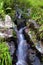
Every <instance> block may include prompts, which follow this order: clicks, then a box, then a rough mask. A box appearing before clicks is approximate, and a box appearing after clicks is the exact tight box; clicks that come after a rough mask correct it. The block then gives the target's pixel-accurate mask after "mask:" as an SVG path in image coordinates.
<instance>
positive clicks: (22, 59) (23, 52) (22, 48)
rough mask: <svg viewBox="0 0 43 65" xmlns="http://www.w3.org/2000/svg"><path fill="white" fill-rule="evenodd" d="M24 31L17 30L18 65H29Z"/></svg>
mask: <svg viewBox="0 0 43 65" xmlns="http://www.w3.org/2000/svg"><path fill="white" fill-rule="evenodd" d="M23 29H24V28H21V29H20V30H19V31H18V30H17V29H16V33H17V38H18V50H17V59H18V61H17V63H16V65H27V62H26V59H27V54H28V53H27V52H28V44H27V42H26V40H25V38H24V35H23Z"/></svg>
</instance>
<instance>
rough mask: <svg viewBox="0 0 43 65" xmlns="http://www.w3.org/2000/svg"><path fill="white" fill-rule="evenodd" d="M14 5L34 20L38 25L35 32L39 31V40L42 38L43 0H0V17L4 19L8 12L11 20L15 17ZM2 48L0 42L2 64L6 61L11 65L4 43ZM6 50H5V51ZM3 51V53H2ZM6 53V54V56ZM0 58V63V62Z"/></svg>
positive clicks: (24, 15) (25, 16)
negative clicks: (28, 10) (28, 13)
mask: <svg viewBox="0 0 43 65" xmlns="http://www.w3.org/2000/svg"><path fill="white" fill-rule="evenodd" d="M16 5H18V8H20V9H21V10H22V11H23V14H22V15H23V17H24V18H26V19H27V18H28V19H32V20H35V21H36V23H37V24H38V25H39V28H38V31H37V33H39V37H40V40H43V0H37V1H36V0H0V18H2V19H4V18H5V15H6V14H8V15H10V16H11V18H12V20H14V19H15V13H16ZM27 9H30V15H29V16H27V15H26V14H24V13H27ZM14 34H15V33H14ZM1 46H2V47H3V48H2V47H1ZM3 50H4V43H3V44H0V52H1V54H0V58H1V59H2V64H0V65H3V63H4V60H5V63H8V64H6V65H11V63H10V62H11V60H9V59H10V54H9V52H8V47H7V46H6V45H5V50H4V51H3ZM6 50H7V51H6ZM2 52H3V54H2ZM6 54H7V56H6ZM8 56H9V58H7V57H8ZM1 59H0V63H1ZM6 59H8V61H7V60H6Z"/></svg>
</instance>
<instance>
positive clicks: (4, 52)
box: [0, 42, 12, 65]
mask: <svg viewBox="0 0 43 65" xmlns="http://www.w3.org/2000/svg"><path fill="white" fill-rule="evenodd" d="M0 65H12V60H11V56H10V53H9V48H8V46H7V44H6V42H0Z"/></svg>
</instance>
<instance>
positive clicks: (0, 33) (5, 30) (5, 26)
mask: <svg viewBox="0 0 43 65" xmlns="http://www.w3.org/2000/svg"><path fill="white" fill-rule="evenodd" d="M13 26H14V23H13V22H12V20H11V17H10V16H9V15H6V16H5V21H2V19H0V37H3V38H6V37H7V38H8V37H12V36H13V34H12V33H13V30H12V29H10V28H11V27H13Z"/></svg>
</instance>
